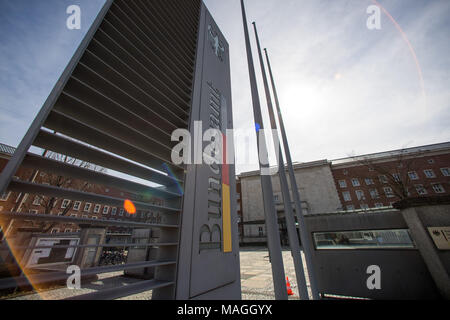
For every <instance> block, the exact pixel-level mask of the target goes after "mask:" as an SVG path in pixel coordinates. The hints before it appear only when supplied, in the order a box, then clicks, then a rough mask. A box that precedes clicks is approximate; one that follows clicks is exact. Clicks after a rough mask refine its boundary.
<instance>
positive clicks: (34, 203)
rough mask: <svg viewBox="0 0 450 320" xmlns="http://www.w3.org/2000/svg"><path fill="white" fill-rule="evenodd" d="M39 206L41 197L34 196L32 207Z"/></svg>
mask: <svg viewBox="0 0 450 320" xmlns="http://www.w3.org/2000/svg"><path fill="white" fill-rule="evenodd" d="M40 205H41V197H39V196H35V197H34V199H33V206H40Z"/></svg>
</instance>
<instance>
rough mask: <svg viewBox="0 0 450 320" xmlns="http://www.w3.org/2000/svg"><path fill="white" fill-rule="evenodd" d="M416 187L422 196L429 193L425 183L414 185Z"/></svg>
mask: <svg viewBox="0 0 450 320" xmlns="http://www.w3.org/2000/svg"><path fill="white" fill-rule="evenodd" d="M414 187H415V188H416V192H417V194H419V195H421V196H423V195H426V194H428V191H427V189H426V188H425V187H424V186H423V184H416V185H414ZM421 191H423V192H421Z"/></svg>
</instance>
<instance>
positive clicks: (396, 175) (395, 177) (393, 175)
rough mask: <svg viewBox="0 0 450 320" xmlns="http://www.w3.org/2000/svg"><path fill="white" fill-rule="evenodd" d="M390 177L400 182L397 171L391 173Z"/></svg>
mask: <svg viewBox="0 0 450 320" xmlns="http://www.w3.org/2000/svg"><path fill="white" fill-rule="evenodd" d="M392 177H393V178H394V181H395V182H400V175H399V174H398V173H393V174H392Z"/></svg>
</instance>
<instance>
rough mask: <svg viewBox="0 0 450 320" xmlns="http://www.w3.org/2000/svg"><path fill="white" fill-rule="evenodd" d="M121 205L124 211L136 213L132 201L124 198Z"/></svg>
mask: <svg viewBox="0 0 450 320" xmlns="http://www.w3.org/2000/svg"><path fill="white" fill-rule="evenodd" d="M123 207H124V209H125V211H126V212H128V213H129V214H135V213H136V207H135V206H134V203H133V202H131V201H130V200H125V201H124V203H123Z"/></svg>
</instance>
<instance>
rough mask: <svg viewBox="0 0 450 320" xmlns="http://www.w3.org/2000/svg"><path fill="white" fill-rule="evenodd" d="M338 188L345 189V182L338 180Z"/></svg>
mask: <svg viewBox="0 0 450 320" xmlns="http://www.w3.org/2000/svg"><path fill="white" fill-rule="evenodd" d="M339 187H341V188H342V189H345V188H347V181H345V180H339Z"/></svg>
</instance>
